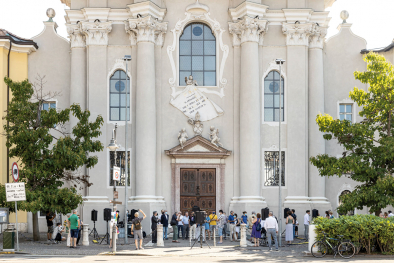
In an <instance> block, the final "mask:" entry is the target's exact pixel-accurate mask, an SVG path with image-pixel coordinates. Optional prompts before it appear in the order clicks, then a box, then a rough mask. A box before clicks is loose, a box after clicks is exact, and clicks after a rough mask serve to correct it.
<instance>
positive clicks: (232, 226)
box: [227, 211, 236, 242]
mask: <svg viewBox="0 0 394 263" xmlns="http://www.w3.org/2000/svg"><path fill="white" fill-rule="evenodd" d="M227 221H228V224H229V226H230V240H231V242H233V241H234V240H236V239H235V238H236V234H235V219H234V211H230V215H229V216H228V219H227Z"/></svg>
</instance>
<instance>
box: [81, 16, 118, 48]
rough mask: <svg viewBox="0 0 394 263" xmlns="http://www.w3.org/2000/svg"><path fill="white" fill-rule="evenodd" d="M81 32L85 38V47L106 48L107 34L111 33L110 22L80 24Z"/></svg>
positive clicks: (97, 21)
mask: <svg viewBox="0 0 394 263" xmlns="http://www.w3.org/2000/svg"><path fill="white" fill-rule="evenodd" d="M81 29H82V32H83V33H84V34H85V36H86V45H88V46H89V45H90V46H107V45H108V34H109V33H110V32H111V31H112V22H111V21H109V22H100V21H99V20H98V19H97V20H96V21H94V22H86V21H85V22H81Z"/></svg>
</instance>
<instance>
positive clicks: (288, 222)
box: [286, 211, 294, 246]
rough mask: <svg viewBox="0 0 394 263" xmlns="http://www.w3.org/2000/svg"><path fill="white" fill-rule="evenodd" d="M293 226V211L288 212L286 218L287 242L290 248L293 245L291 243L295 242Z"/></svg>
mask: <svg viewBox="0 0 394 263" xmlns="http://www.w3.org/2000/svg"><path fill="white" fill-rule="evenodd" d="M293 224H294V218H293V217H292V216H291V211H288V212H287V217H286V241H287V245H288V246H289V245H291V241H293V239H294V236H293ZM290 227H291V228H290Z"/></svg>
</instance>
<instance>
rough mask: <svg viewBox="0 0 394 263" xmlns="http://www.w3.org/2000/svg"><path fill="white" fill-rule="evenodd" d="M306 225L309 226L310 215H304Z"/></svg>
mask: <svg viewBox="0 0 394 263" xmlns="http://www.w3.org/2000/svg"><path fill="white" fill-rule="evenodd" d="M304 225H308V226H309V215H308V214H305V215H304Z"/></svg>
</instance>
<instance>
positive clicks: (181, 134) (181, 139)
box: [178, 128, 189, 149]
mask: <svg viewBox="0 0 394 263" xmlns="http://www.w3.org/2000/svg"><path fill="white" fill-rule="evenodd" d="M187 138H189V136H187V132H186V129H185V128H183V129H182V130H181V131H180V132H179V134H178V140H179V143H180V145H181V147H182V149H183V146H184V145H185V142H186V141H187Z"/></svg>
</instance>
